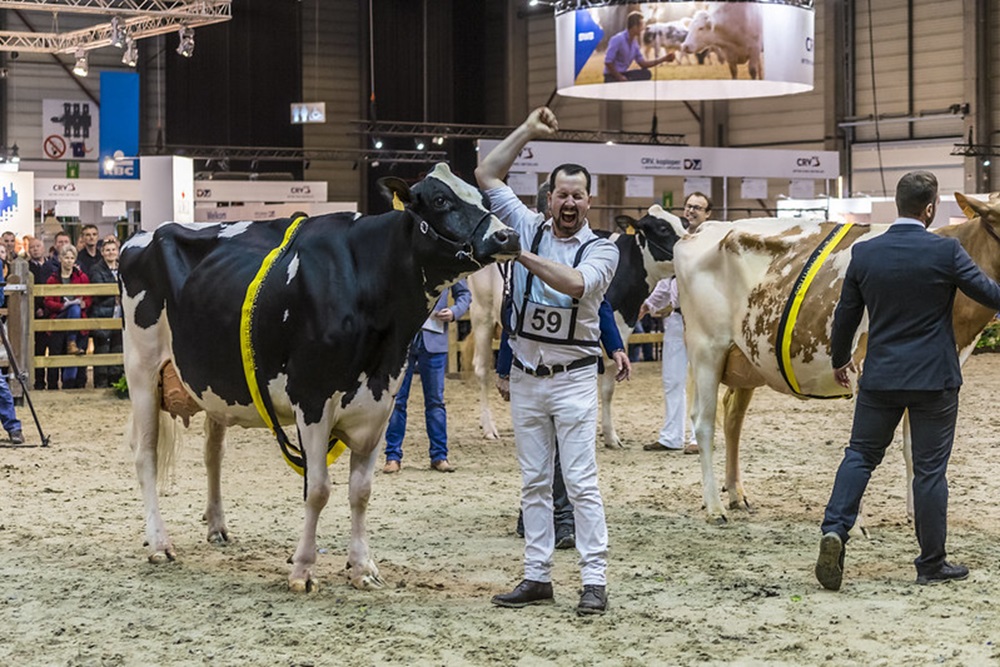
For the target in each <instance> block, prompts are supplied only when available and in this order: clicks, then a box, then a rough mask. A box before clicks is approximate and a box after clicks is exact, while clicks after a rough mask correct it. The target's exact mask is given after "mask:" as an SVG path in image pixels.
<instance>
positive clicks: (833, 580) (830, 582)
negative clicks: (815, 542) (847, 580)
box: [816, 533, 844, 591]
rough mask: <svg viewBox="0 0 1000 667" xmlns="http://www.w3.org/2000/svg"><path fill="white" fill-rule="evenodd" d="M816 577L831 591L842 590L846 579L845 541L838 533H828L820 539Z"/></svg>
mask: <svg viewBox="0 0 1000 667" xmlns="http://www.w3.org/2000/svg"><path fill="white" fill-rule="evenodd" d="M816 579H817V580H819V583H820V584H822V586H823V588H825V589H827V590H829V591H839V590H840V583H841V582H842V581H843V580H844V542H843V541H842V540H841V539H840V535H838V534H837V533H827V534H826V535H824V536H823V538H822V539H821V540H820V541H819V558H817V559H816Z"/></svg>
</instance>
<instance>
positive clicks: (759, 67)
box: [681, 2, 764, 79]
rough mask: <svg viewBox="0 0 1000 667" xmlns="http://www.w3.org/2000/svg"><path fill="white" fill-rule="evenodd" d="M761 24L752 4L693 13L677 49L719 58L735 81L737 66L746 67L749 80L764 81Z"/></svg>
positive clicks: (759, 11)
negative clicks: (707, 53)
mask: <svg viewBox="0 0 1000 667" xmlns="http://www.w3.org/2000/svg"><path fill="white" fill-rule="evenodd" d="M763 32H764V21H763V18H762V16H761V10H760V7H759V6H758V5H756V4H754V3H750V2H747V3H717V4H716V5H714V6H713V7H712V8H711V9H700V10H698V11H697V12H695V15H694V17H693V18H692V20H691V25H689V26H688V34H687V38H686V39H685V40H684V44H682V45H681V50H682V51H683V52H684V53H701V52H703V51H707V50H712V51H714V52H716V53H718V54H721V57H722V60H724V61H725V62H726V63H727V64H728V65H729V73H730V74H731V75H732V77H733V78H734V79H735V78H736V75H737V65H742V64H744V63H748V64H749V72H750V78H751V79H762V78H764V66H763V63H762V62H761V52H762V50H763Z"/></svg>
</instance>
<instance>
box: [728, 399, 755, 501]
mask: <svg viewBox="0 0 1000 667" xmlns="http://www.w3.org/2000/svg"><path fill="white" fill-rule="evenodd" d="M751 398H753V389H727V390H726V395H725V397H724V398H723V399H722V408H723V413H724V415H725V421H724V425H723V428H724V430H725V435H726V486H725V488H726V490H727V491H728V492H729V509H739V508H742V507H745V508H746V509H751V507H750V501H749V500H748V499H747V495H746V490H745V489H744V488H743V478H742V474H741V471H740V433H741V432H742V430H743V418H744V417H746V414H747V408H748V407H749V405H750V399H751Z"/></svg>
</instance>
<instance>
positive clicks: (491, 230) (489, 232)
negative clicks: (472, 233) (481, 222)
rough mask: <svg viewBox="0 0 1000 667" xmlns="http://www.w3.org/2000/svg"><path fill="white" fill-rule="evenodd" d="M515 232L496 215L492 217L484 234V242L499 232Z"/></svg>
mask: <svg viewBox="0 0 1000 667" xmlns="http://www.w3.org/2000/svg"><path fill="white" fill-rule="evenodd" d="M511 231H513V230H512V229H511V228H510V227H508V226H507V225H505V224H503V223H502V222H500V218H498V217H496V216H495V215H491V216H490V224H489V225H488V226H487V227H486V231H485V232H483V240H484V241H485V240H487V239H489V238H490V237H492V236H493V235H494V234H496V233H497V232H511Z"/></svg>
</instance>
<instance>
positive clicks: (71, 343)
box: [45, 244, 90, 389]
mask: <svg viewBox="0 0 1000 667" xmlns="http://www.w3.org/2000/svg"><path fill="white" fill-rule="evenodd" d="M76 255H77V253H76V248H75V247H73V246H72V245H70V244H67V245H65V246H63V247H62V249H60V251H59V270H58V271H55V272H53V273H52V275H50V276H49V279H48V280H47V281H46V282H47V283H48V284H49V285H81V284H87V283H89V282H90V279H89V278H87V274H86V273H84V272H83V271H81V270H80V267H78V266H77V265H76ZM89 308H90V297H89V296H47V297H45V311H46V313H47V314H48V316H49V317H50V318H52V319H80V318H81V317H86V314H87V310H88V309H89ZM78 333H79V332H77V331H53V332H52V333H51V334H50V335H49V336H50V337H49V351H50V352H54V353H56V354H63V353H65V354H83V353H84V350H82V349H80V348H79V347H78V346H77V335H78ZM64 346H65V348H64ZM76 374H77V369H76V368H72V367H70V368H64V369H63V370H62V383H63V387H64V388H70V387H75V386H76ZM51 379H52V378H50V380H51ZM53 384H54V383H53V382H51V381H50V383H49V389H55V388H56V387H55V386H53Z"/></svg>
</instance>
